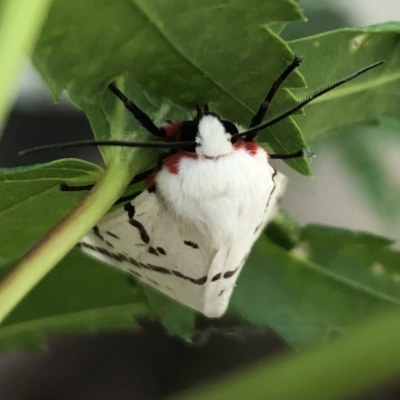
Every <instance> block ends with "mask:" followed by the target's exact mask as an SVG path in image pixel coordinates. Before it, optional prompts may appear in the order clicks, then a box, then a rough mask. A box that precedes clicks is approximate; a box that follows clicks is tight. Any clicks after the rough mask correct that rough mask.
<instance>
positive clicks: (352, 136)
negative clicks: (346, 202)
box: [327, 127, 400, 228]
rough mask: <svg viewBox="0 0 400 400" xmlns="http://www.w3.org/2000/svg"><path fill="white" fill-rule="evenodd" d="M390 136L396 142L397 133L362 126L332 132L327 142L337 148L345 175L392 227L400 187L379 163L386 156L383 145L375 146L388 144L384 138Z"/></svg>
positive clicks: (394, 224) (398, 201) (331, 146)
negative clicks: (346, 173) (333, 133)
mask: <svg viewBox="0 0 400 400" xmlns="http://www.w3.org/2000/svg"><path fill="white" fill-rule="evenodd" d="M393 136H397V140H396V142H399V137H398V132H397V133H396V135H393V134H392V133H391V132H389V131H388V130H386V129H377V128H371V127H364V128H363V129H351V130H350V132H349V131H348V130H346V132H342V133H341V134H340V135H339V136H337V137H336V135H335V137H333V138H332V139H333V140H331V141H330V142H328V143H327V145H328V146H329V147H330V148H333V147H335V148H336V149H337V151H338V153H339V155H340V156H341V160H342V165H343V166H344V167H347V168H348V171H349V173H348V175H349V176H350V177H351V179H353V180H354V182H355V183H356V184H357V185H358V187H359V189H360V190H361V191H362V192H363V193H364V194H365V196H364V200H365V201H366V202H368V203H369V205H370V206H371V207H372V208H373V210H374V211H375V213H376V214H377V216H378V217H379V218H382V219H383V220H384V222H385V223H386V225H387V226H392V227H393V228H394V227H395V226H396V215H397V213H398V211H399V209H400V190H399V188H398V185H397V183H396V182H394V180H393V177H392V176H391V174H390V171H389V170H388V169H386V168H385V165H384V163H383V162H382V158H386V157H385V151H384V148H385V147H380V146H379V145H380V144H381V145H382V144H383V145H385V144H386V145H387V146H388V147H389V144H388V143H384V141H385V139H388V138H389V137H393ZM396 142H395V143H394V144H396ZM380 148H382V151H380Z"/></svg>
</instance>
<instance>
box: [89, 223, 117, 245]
mask: <svg viewBox="0 0 400 400" xmlns="http://www.w3.org/2000/svg"><path fill="white" fill-rule="evenodd" d="M93 233H94V234H95V235H96V236H97V237H98V238H99V239H100V240H101V241H102V242H104V243H107V244H108V245H109V246H110V247H114V246H113V244H112V243H110V242H109V241H108V240H107V239H105V238H104V236H103V235H102V233H101V232H100V229H99V227H98V226H97V225H95V226H94V227H93Z"/></svg>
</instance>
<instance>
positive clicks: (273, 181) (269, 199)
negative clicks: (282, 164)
mask: <svg viewBox="0 0 400 400" xmlns="http://www.w3.org/2000/svg"><path fill="white" fill-rule="evenodd" d="M277 173H278V172H277V170H276V169H275V168H274V173H273V174H272V183H273V184H274V187H273V188H272V190H271V193H270V194H269V197H268V201H267V205H266V206H265V212H266V211H267V210H268V206H269V202H270V201H271V197H272V195H273V194H274V192H275V189H276V183H275V177H276V174H277Z"/></svg>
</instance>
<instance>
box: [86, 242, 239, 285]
mask: <svg viewBox="0 0 400 400" xmlns="http://www.w3.org/2000/svg"><path fill="white" fill-rule="evenodd" d="M78 245H79V246H80V247H85V248H87V249H89V250H93V251H97V252H98V253H100V254H102V255H105V256H107V257H110V258H112V259H113V260H117V261H119V262H122V261H126V262H128V263H130V264H132V265H134V266H135V267H137V268H144V269H147V270H150V271H153V272H159V273H161V274H167V275H175V276H177V277H178V278H182V279H184V280H186V281H190V282H192V283H194V284H195V285H204V284H205V283H206V282H207V278H208V276H207V275H205V276H202V277H201V278H192V277H190V276H187V275H184V274H182V273H181V272H180V271H177V270H175V269H172V270H170V269H168V268H164V267H160V266H158V265H153V264H145V263H142V262H139V261H137V260H135V259H134V258H132V257H128V256H126V255H125V254H122V253H114V252H112V251H110V250H107V249H105V248H103V247H100V246H93V245H92V244H90V243H86V242H80V243H79V244H78ZM228 272H229V271H228ZM231 272H232V271H231Z"/></svg>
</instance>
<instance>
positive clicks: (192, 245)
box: [183, 240, 199, 249]
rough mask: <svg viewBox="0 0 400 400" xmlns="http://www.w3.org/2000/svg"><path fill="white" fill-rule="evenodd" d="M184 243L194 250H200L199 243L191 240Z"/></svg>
mask: <svg viewBox="0 0 400 400" xmlns="http://www.w3.org/2000/svg"><path fill="white" fill-rule="evenodd" d="M183 243H185V244H186V246H189V247H193V248H194V249H198V248H199V245H198V244H197V243H194V242H192V241H191V240H184V241H183Z"/></svg>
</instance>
